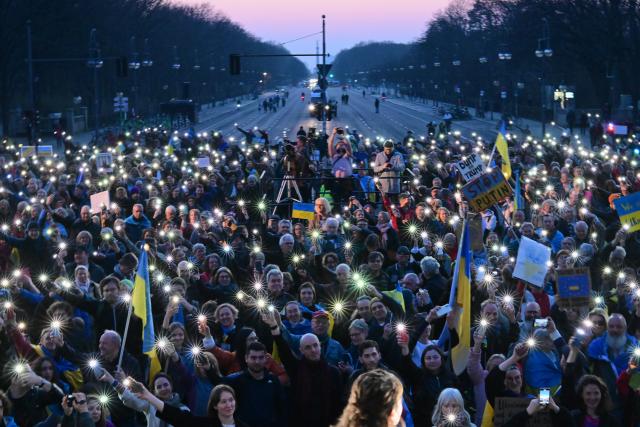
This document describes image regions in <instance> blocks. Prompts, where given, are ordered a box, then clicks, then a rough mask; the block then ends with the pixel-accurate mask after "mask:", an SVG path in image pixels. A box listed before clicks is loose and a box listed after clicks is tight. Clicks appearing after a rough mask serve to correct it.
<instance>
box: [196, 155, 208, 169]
mask: <svg viewBox="0 0 640 427" xmlns="http://www.w3.org/2000/svg"><path fill="white" fill-rule="evenodd" d="M209 166H211V160H210V159H209V158H208V157H198V167H199V168H208V167H209Z"/></svg>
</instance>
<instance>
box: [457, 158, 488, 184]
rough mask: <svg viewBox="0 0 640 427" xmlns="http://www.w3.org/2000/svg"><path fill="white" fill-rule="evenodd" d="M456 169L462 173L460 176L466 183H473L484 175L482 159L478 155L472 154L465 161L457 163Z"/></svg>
mask: <svg viewBox="0 0 640 427" xmlns="http://www.w3.org/2000/svg"><path fill="white" fill-rule="evenodd" d="M456 168H457V169H458V171H460V175H462V179H464V180H465V182H468V181H471V180H472V179H474V178H477V177H479V176H480V175H482V170H483V165H482V159H481V158H480V156H479V155H478V154H476V153H473V154H470V155H468V156H467V157H466V158H465V159H464V160H460V161H459V162H457V163H456Z"/></svg>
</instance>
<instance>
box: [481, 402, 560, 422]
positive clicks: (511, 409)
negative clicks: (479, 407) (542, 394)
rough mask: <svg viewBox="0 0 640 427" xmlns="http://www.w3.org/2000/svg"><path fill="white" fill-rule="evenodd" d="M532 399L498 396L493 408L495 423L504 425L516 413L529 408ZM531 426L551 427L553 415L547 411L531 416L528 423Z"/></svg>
mask: <svg viewBox="0 0 640 427" xmlns="http://www.w3.org/2000/svg"><path fill="white" fill-rule="evenodd" d="M530 401H531V400H530V399H526V398H518V397H496V400H495V402H494V408H493V425H494V427H502V426H503V425H505V424H506V423H507V422H508V421H509V420H510V419H511V418H513V416H514V415H516V414H518V413H520V412H522V411H526V410H527V406H529V402H530ZM527 425H528V426H529V427H551V425H552V423H551V415H550V414H549V413H548V412H546V411H543V412H538V413H537V414H536V415H535V416H533V417H529V422H528V424H527Z"/></svg>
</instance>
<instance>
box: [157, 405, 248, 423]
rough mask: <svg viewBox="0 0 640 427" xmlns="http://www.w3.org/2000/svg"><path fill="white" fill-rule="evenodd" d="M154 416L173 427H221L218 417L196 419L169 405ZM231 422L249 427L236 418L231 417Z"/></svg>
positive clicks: (190, 414)
mask: <svg viewBox="0 0 640 427" xmlns="http://www.w3.org/2000/svg"><path fill="white" fill-rule="evenodd" d="M156 415H157V416H158V418H160V419H161V420H163V421H166V422H168V423H169V424H171V425H172V426H174V427H222V423H221V422H220V420H219V419H218V417H197V416H195V415H193V414H192V413H191V412H189V411H183V410H182V409H180V408H176V407H175V406H171V405H164V409H163V410H162V412H156ZM233 422H234V423H235V425H236V427H251V426H249V425H247V424H245V423H243V422H242V421H240V420H239V419H238V418H236V417H233Z"/></svg>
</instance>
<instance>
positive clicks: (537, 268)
mask: <svg viewBox="0 0 640 427" xmlns="http://www.w3.org/2000/svg"><path fill="white" fill-rule="evenodd" d="M549 259H551V248H550V247H548V246H545V245H543V244H542V243H538V242H536V241H535V240H531V239H529V238H527V237H524V236H522V238H521V240H520V246H519V247H518V257H517V258H516V268H515V269H514V270H513V277H516V278H518V279H522V280H524V281H525V282H527V283H531V284H532V285H535V286H537V287H539V288H542V287H543V286H544V278H545V276H546V275H547V270H548V269H549V267H548V266H547V262H549Z"/></svg>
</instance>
